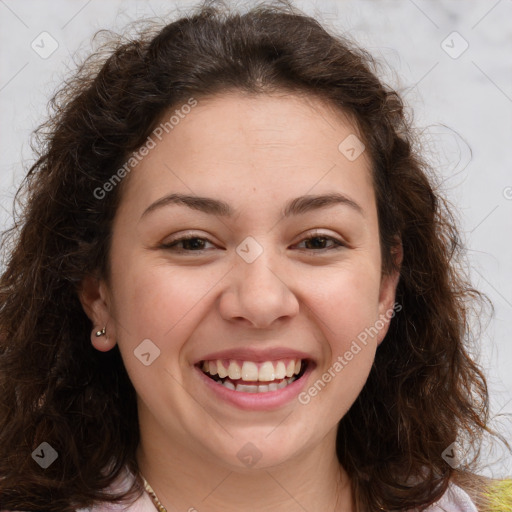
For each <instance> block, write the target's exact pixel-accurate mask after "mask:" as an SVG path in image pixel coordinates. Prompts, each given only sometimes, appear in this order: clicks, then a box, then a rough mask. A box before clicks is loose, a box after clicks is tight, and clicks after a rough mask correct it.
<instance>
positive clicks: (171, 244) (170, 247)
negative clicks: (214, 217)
mask: <svg viewBox="0 0 512 512" xmlns="http://www.w3.org/2000/svg"><path fill="white" fill-rule="evenodd" d="M315 239H324V240H330V241H331V242H333V244H334V245H333V246H332V247H331V248H324V249H309V250H311V251H313V252H317V253H318V252H324V251H332V250H340V249H342V248H344V247H346V244H345V243H344V242H342V241H341V240H338V239H337V238H334V237H332V236H329V235H323V234H315V235H312V236H310V237H307V238H303V239H302V240H301V241H300V242H299V243H302V242H305V241H311V240H315ZM189 240H204V241H206V242H209V243H212V242H210V241H209V240H208V239H207V238H204V237H200V236H194V235H188V236H183V237H181V238H177V239H176V240H173V241H171V242H169V243H167V244H162V245H161V248H162V249H167V250H173V251H174V252H178V253H193V252H198V253H203V252H205V251H207V250H208V249H198V250H186V249H181V250H180V249H178V250H176V249H175V247H176V246H177V245H178V244H180V243H183V242H187V241H189ZM303 250H308V249H303Z"/></svg>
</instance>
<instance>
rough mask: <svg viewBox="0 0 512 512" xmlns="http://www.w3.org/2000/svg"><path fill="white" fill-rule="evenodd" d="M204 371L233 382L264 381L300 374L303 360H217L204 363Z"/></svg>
mask: <svg viewBox="0 0 512 512" xmlns="http://www.w3.org/2000/svg"><path fill="white" fill-rule="evenodd" d="M201 367H202V369H203V371H204V372H208V373H209V374H210V375H217V374H218V375H219V377H221V378H224V377H229V378H230V379H232V380H239V379H241V380H245V381H258V380H259V381H263V382H270V381H273V380H279V379H284V378H286V377H292V376H293V375H295V374H298V373H299V372H300V367H301V359H280V360H278V361H265V362H261V363H255V362H253V361H236V360H234V359H228V360H226V359H217V360H215V361H203V364H202V366H201Z"/></svg>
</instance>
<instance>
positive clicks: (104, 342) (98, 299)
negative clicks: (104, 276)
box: [78, 276, 116, 352]
mask: <svg viewBox="0 0 512 512" xmlns="http://www.w3.org/2000/svg"><path fill="white" fill-rule="evenodd" d="M78 298H79V299H80V303H81V304H82V307H83V309H84V311H85V314H86V315H87V316H88V317H89V318H90V320H91V321H92V323H93V325H94V326H95V327H94V329H93V330H92V332H91V343H92V345H93V346H94V348H95V349H96V350H99V351H100V352H106V351H108V350H111V349H112V348H114V346H115V344H116V333H115V326H114V322H111V321H110V320H112V317H111V314H110V308H109V303H110V301H109V295H108V289H107V285H106V283H105V281H103V280H101V279H98V278H96V277H93V276H87V277H85V278H84V279H83V280H82V282H81V284H80V288H79V290H78ZM103 328H105V333H104V334H103V333H101V334H100V332H101V330H102V329H103ZM96 333H98V334H99V336H98V335H97V334H96Z"/></svg>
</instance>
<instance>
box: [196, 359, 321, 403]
mask: <svg viewBox="0 0 512 512" xmlns="http://www.w3.org/2000/svg"><path fill="white" fill-rule="evenodd" d="M313 366H314V365H313V364H312V363H311V361H309V362H308V367H307V368H306V371H305V372H304V375H302V377H301V378H300V379H297V380H294V381H293V382H292V383H291V384H288V385H287V386H286V387H284V388H282V389H278V390H276V391H266V392H263V393H246V392H244V391H233V390H232V389H228V388H227V387H225V386H223V385H222V384H219V383H218V382H216V381H214V380H213V379H210V377H208V376H207V375H206V374H205V373H204V372H203V371H201V369H200V368H198V367H197V366H194V370H195V371H196V372H197V373H198V374H199V377H200V378H201V381H202V382H204V383H205V384H206V386H207V388H208V389H210V390H211V391H212V392H213V393H214V394H215V396H217V397H218V398H220V399H221V400H224V401H226V402H228V403H230V404H232V405H234V406H236V407H238V408H240V409H244V410H246V411H270V410H273V409H278V408H279V407H282V406H283V405H285V404H287V403H289V402H291V401H292V400H294V399H297V395H298V394H299V393H300V392H301V390H302V389H303V388H304V386H305V384H306V381H307V379H308V377H309V375H310V374H311V372H312V371H313Z"/></svg>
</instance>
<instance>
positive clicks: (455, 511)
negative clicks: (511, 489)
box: [76, 475, 478, 512]
mask: <svg viewBox="0 0 512 512" xmlns="http://www.w3.org/2000/svg"><path fill="white" fill-rule="evenodd" d="M129 478H130V475H128V477H125V479H124V480H123V482H122V484H121V485H124V486H126V485H128V484H129ZM192 510H194V509H193V508H192ZM76 512H156V507H155V505H154V504H153V500H152V499H151V497H150V496H149V495H148V494H147V493H144V494H143V495H142V496H141V497H140V498H139V499H138V500H137V501H136V502H134V503H133V504H131V505H112V504H106V505H98V506H96V507H94V508H92V509H80V510H77V511H76ZM425 512H478V510H477V508H476V506H475V504H474V503H473V502H472V501H471V499H470V497H469V496H468V494H467V493H466V492H465V491H463V490H462V489H461V488H460V487H458V486H457V485H455V484H454V483H451V482H450V484H449V486H448V489H447V490H446V492H445V493H444V494H443V496H442V497H441V499H439V500H438V501H437V502H436V503H434V504H432V505H431V506H430V507H429V508H428V509H426V510H425Z"/></svg>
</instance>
